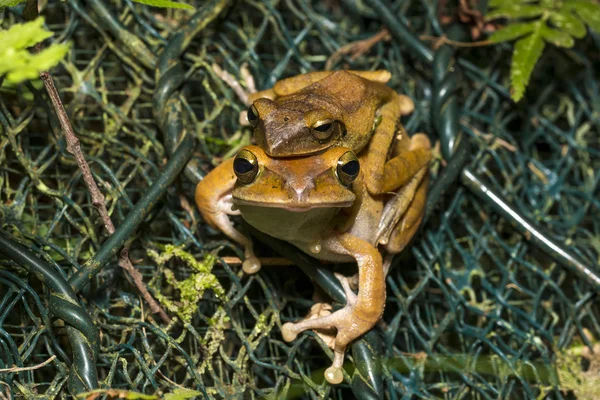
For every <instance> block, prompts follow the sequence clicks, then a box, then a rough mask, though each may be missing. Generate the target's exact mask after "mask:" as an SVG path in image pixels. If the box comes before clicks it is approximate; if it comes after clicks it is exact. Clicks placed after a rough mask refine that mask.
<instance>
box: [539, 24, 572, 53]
mask: <svg viewBox="0 0 600 400" xmlns="http://www.w3.org/2000/svg"><path fill="white" fill-rule="evenodd" d="M541 34H542V37H543V38H544V40H545V41H547V42H549V43H552V44H553V45H555V46H559V47H566V48H571V47H573V45H575V39H573V37H572V36H571V35H569V34H568V33H566V32H561V31H557V30H556V29H552V28H548V27H547V26H546V25H543V26H542V30H541Z"/></svg>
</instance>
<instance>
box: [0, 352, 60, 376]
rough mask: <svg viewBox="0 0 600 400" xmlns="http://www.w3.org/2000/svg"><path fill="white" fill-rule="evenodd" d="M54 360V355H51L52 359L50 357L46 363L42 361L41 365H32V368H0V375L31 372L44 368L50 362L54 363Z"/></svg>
mask: <svg viewBox="0 0 600 400" xmlns="http://www.w3.org/2000/svg"><path fill="white" fill-rule="evenodd" d="M55 358H56V355H53V356H52V357H50V358H49V359H47V360H46V361H44V362H43V363H40V364H37V365H34V366H32V367H12V368H0V373H5V372H23V371H33V370H35V369H40V368H42V367H45V366H46V365H48V364H50V363H51V362H52V361H54V359H55Z"/></svg>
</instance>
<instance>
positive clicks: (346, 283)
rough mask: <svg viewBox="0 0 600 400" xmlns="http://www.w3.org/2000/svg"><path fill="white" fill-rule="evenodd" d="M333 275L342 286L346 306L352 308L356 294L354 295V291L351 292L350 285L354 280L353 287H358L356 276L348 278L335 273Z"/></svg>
mask: <svg viewBox="0 0 600 400" xmlns="http://www.w3.org/2000/svg"><path fill="white" fill-rule="evenodd" d="M334 275H335V277H336V278H337V280H338V281H340V283H341V284H342V288H343V289H344V294H345V295H346V304H348V305H349V306H354V305H355V304H356V300H357V299H358V297H357V296H356V293H354V291H353V290H352V284H353V283H355V282H354V280H356V283H355V285H356V287H358V274H356V275H354V276H351V277H350V278H348V277H346V276H344V275H342V274H339V273H337V272H336V273H335V274H334Z"/></svg>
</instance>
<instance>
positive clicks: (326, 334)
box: [304, 303, 335, 350]
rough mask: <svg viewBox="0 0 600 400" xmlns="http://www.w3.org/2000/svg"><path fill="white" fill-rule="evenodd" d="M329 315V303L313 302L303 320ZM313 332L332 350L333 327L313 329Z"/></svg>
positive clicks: (333, 341) (333, 343) (333, 339)
mask: <svg viewBox="0 0 600 400" xmlns="http://www.w3.org/2000/svg"><path fill="white" fill-rule="evenodd" d="M328 315H331V304H327V303H315V304H313V306H312V307H311V308H310V312H309V313H308V315H307V316H306V317H305V318H304V320H310V319H316V318H321V317H326V316H328ZM314 332H315V333H316V334H317V336H319V337H320V338H321V340H322V341H323V343H325V345H327V347H329V348H330V349H332V350H333V346H334V345H335V329H334V328H330V329H315V330H314Z"/></svg>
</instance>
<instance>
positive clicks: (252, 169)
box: [233, 149, 258, 185]
mask: <svg viewBox="0 0 600 400" xmlns="http://www.w3.org/2000/svg"><path fill="white" fill-rule="evenodd" d="M233 172H235V176H237V178H238V181H240V182H241V183H243V184H244V185H247V184H249V183H252V182H253V181H254V179H256V176H257V175H258V160H257V159H256V156H255V155H254V154H252V153H251V152H250V151H248V150H245V149H244V150H241V151H240V152H239V153H238V155H237V156H235V160H233Z"/></svg>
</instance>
